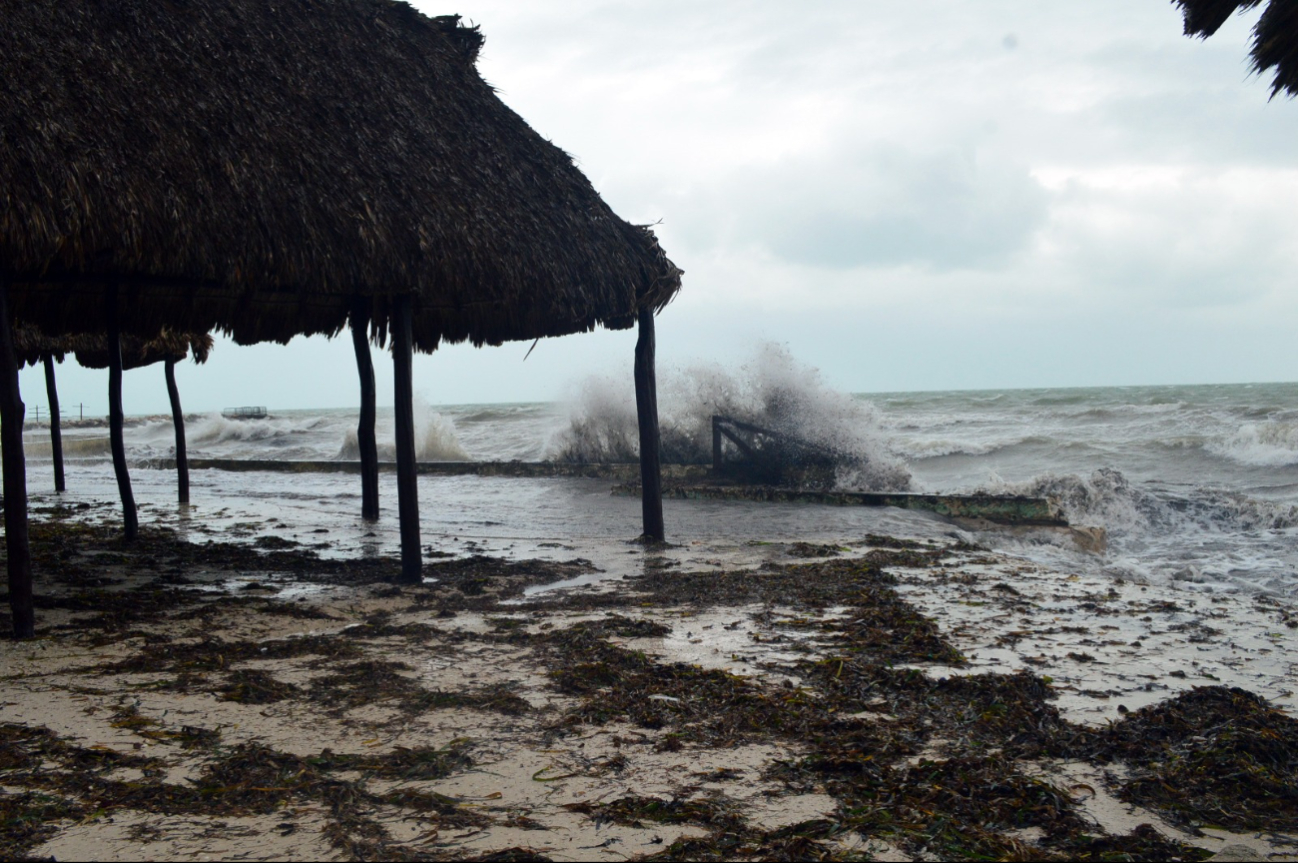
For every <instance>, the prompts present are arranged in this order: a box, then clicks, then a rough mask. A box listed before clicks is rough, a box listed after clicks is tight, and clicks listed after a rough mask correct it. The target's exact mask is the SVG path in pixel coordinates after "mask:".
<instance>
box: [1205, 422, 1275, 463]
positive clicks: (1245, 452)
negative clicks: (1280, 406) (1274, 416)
mask: <svg viewBox="0 0 1298 863" xmlns="http://www.w3.org/2000/svg"><path fill="white" fill-rule="evenodd" d="M1204 449H1206V450H1207V451H1208V452H1210V453H1212V454H1213V455H1217V456H1221V457H1222V458H1226V459H1230V460H1231V461H1233V462H1237V463H1239V464H1243V465H1248V466H1250V467H1284V466H1286V465H1298V423H1294V422H1260V423H1245V424H1244V425H1242V426H1240V428H1239V430H1238V431H1237V432H1235V433H1234V434H1233V435H1231V436H1230V437H1228V438H1225V439H1223V440H1218V441H1213V442H1211V443H1209V444H1207V445H1206V446H1205V447H1204Z"/></svg>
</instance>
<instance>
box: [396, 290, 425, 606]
mask: <svg viewBox="0 0 1298 863" xmlns="http://www.w3.org/2000/svg"><path fill="white" fill-rule="evenodd" d="M411 315H412V310H411V299H410V296H409V295H405V296H400V297H397V298H395V299H394V300H393V302H392V365H393V377H394V378H395V382H396V387H395V389H396V414H397V514H398V516H399V518H400V519H401V580H402V581H403V582H406V583H410V584H417V583H419V581H420V580H421V579H422V578H423V573H422V570H423V560H422V559H421V557H420V553H419V485H418V479H419V477H418V474H417V466H416V464H415V404H414V398H415V391H414V380H413V378H412V376H411V368H410V361H411V351H412V345H411V342H412V341H413V335H412V327H413V323H412V321H411Z"/></svg>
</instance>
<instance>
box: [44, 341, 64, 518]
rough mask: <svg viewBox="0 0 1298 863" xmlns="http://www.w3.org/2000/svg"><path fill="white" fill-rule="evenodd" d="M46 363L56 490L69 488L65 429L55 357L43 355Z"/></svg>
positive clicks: (46, 385)
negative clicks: (65, 476) (60, 406)
mask: <svg viewBox="0 0 1298 863" xmlns="http://www.w3.org/2000/svg"><path fill="white" fill-rule="evenodd" d="M41 362H43V363H44V364H45V395H46V396H47V397H48V398H49V401H50V453H51V454H52V455H53V456H54V490H55V491H57V492H62V491H66V490H67V486H66V485H65V484H64V482H63V429H62V428H61V427H60V426H59V423H60V422H61V421H62V420H61V419H60V417H59V387H58V384H57V383H56V382H55V380H54V357H53V356H51V355H50V354H46V355H45V356H43V357H41Z"/></svg>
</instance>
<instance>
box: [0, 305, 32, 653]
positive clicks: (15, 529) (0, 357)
mask: <svg viewBox="0 0 1298 863" xmlns="http://www.w3.org/2000/svg"><path fill="white" fill-rule="evenodd" d="M10 326H11V325H10V321H9V286H8V285H6V284H5V283H4V280H3V279H0V447H3V450H4V451H3V453H2V454H0V461H2V462H3V473H4V508H5V550H6V552H7V553H8V569H9V608H10V610H11V611H12V613H13V627H14V628H13V635H14V638H31V637H32V636H34V635H35V634H36V613H35V611H33V607H32V553H31V547H30V546H29V545H28V541H27V463H26V461H25V460H24V459H23V414H24V412H25V410H26V408H25V407H24V406H23V397H22V392H21V391H20V390H19V389H18V355H17V353H15V351H14V337H13V330H12V329H11V328H10Z"/></svg>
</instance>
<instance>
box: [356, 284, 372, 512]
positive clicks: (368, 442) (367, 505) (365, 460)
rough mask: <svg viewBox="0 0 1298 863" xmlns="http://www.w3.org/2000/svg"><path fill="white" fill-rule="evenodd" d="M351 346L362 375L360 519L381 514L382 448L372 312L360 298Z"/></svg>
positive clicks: (358, 442) (358, 443)
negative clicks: (377, 430) (377, 431)
mask: <svg viewBox="0 0 1298 863" xmlns="http://www.w3.org/2000/svg"><path fill="white" fill-rule="evenodd" d="M351 326H352V346H353V347H354V348H356V371H357V373H358V374H359V375H360V378H361V419H360V423H359V424H358V425H357V426H356V446H357V447H358V448H359V449H360V452H361V518H364V519H369V520H371V521H376V520H377V519H378V517H379V447H378V440H377V439H376V438H375V436H374V416H375V407H374V404H375V394H374V361H373V360H372V359H371V358H370V339H369V329H370V312H369V309H368V308H367V307H366V306H364V305H363V304H362V303H361V302H360V301H359V300H358V301H357V302H356V304H355V305H354V306H353V308H352V314H351Z"/></svg>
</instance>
